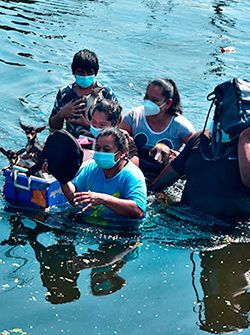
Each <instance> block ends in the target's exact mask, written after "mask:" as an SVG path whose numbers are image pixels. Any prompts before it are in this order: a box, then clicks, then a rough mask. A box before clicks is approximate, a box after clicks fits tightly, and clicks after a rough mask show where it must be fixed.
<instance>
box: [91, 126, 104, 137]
mask: <svg viewBox="0 0 250 335" xmlns="http://www.w3.org/2000/svg"><path fill="white" fill-rule="evenodd" d="M101 131H102V128H96V127H93V126H92V125H90V132H91V134H92V135H93V136H94V137H97V135H99V134H100V132H101Z"/></svg>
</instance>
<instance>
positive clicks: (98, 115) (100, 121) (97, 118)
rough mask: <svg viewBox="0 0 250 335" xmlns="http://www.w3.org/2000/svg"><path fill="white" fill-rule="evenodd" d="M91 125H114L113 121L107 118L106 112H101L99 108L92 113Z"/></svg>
mask: <svg viewBox="0 0 250 335" xmlns="http://www.w3.org/2000/svg"><path fill="white" fill-rule="evenodd" d="M91 125H92V126H93V127H95V128H101V129H102V128H107V127H112V124H111V121H108V120H107V116H106V114H105V113H102V112H99V111H98V110H97V111H95V112H94V114H93V115H92V120H91Z"/></svg>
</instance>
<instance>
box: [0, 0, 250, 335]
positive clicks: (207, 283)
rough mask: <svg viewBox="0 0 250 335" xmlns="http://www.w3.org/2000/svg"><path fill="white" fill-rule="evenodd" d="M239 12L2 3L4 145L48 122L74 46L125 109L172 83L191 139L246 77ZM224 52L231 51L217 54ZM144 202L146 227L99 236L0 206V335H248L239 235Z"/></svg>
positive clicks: (54, 218) (207, 5)
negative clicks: (27, 127)
mask: <svg viewBox="0 0 250 335" xmlns="http://www.w3.org/2000/svg"><path fill="white" fill-rule="evenodd" d="M249 14H250V13H249V3H248V1H246V0H242V1H240V0H238V1H237V0H233V1H229V0H228V1H219V0H218V1H216V0H214V1H171V0H169V1H164V0H163V1H153V0H144V1H143V0H141V1H139V0H136V1H133V2H132V1H129V0H122V1H117V0H114V1H101V0H100V1H78V0H73V1H68V0H64V1H60V2H59V1H47V2H45V1H32V0H30V1H29V0H26V1H0V29H1V30H0V31H1V34H0V41H1V49H0V74H1V81H0V89H1V95H0V99H1V103H0V115H1V123H0V138H1V146H3V147H4V148H5V149H14V148H22V147H23V146H25V144H26V140H25V136H24V133H23V132H22V131H21V130H20V128H19V125H18V121H19V118H20V119H21V120H22V121H23V122H24V123H30V124H33V125H36V126H40V125H43V124H45V123H46V122H47V120H48V116H49V114H50V111H51V108H52V105H53V102H54V98H55V95H56V92H57V90H58V88H59V87H61V86H63V85H65V84H67V83H68V82H70V81H71V80H72V75H71V72H70V64H71V60H72V56H73V55H74V53H75V52H77V51H78V50H80V49H82V48H89V49H91V50H94V51H95V52H96V53H97V55H98V56H99V60H100V72H99V75H98V79H99V80H100V82H102V83H105V84H107V85H108V86H110V87H112V88H113V90H114V92H115V93H116V95H117V97H118V99H119V101H120V103H121V104H122V106H123V110H124V112H126V111H128V110H129V109H130V108H131V107H132V106H136V105H139V104H140V103H141V100H142V98H143V94H144V90H145V87H146V85H147V82H148V81H149V80H150V79H152V78H154V77H158V76H160V77H170V78H172V79H174V80H175V81H176V83H177V86H178V87H179V90H180V93H181V98H182V104H183V107H184V113H185V115H186V116H187V117H188V118H189V119H190V120H191V121H192V122H193V123H194V125H195V127H196V129H197V130H198V129H200V128H201V127H202V126H203V123H204V120H205V117H206V112H207V110H208V107H209V104H208V102H207V101H206V96H207V94H208V93H210V92H211V91H212V90H213V88H214V86H215V85H217V84H218V83H220V82H222V81H224V80H227V79H231V78H232V77H235V76H237V77H242V78H246V79H249V74H248V73H249V66H250V62H249V30H250V29H249V26H250V24H249ZM228 45H232V46H235V47H236V53H234V54H222V53H221V52H220V48H221V47H223V46H228ZM47 135H48V132H46V131H45V132H43V133H42V134H40V137H39V138H40V140H41V141H43V140H44V139H45V138H46V136H47ZM5 165H7V161H6V159H5V157H4V156H2V155H1V156H0V166H1V167H3V166H5ZM3 183H4V180H3V177H1V178H0V185H1V189H2V186H3ZM177 190H178V189H177ZM175 192H176V189H175V190H174V193H175ZM177 193H178V192H177ZM148 203H149V205H148V217H147V221H146V223H145V224H144V225H143V226H141V227H130V229H128V228H127V227H126V228H121V227H117V226H114V227H110V228H109V229H107V228H105V229H104V228H102V227H94V226H90V225H84V224H81V223H79V222H77V221H75V220H73V221H72V219H71V218H70V217H68V216H67V217H66V215H65V214H64V213H61V212H58V211H56V212H53V213H51V214H49V215H47V214H46V215H45V214H42V213H35V214H34V213H20V214H17V213H16V211H15V210H14V211H13V210H12V211H11V210H9V209H8V210H7V208H6V207H5V202H4V200H3V199H2V198H1V199H0V219H1V233H0V240H1V241H2V245H0V269H1V272H0V295H1V299H0V310H1V316H0V334H4V335H7V334H25V333H27V334H32V335H33V334H44V333H45V334H53V335H54V334H56V335H57V334H82V333H86V334H91V335H92V334H108V335H109V334H128V333H130V334H135V335H137V334H153V333H156V334H164V335H165V334H171V335H172V334H174V335H175V334H185V335H189V334H190V335H191V334H204V332H211V333H216V332H218V333H221V332H229V331H232V332H236V331H238V330H240V329H241V330H243V333H244V334H250V330H249V328H248V326H249V306H250V302H249V300H250V298H249V269H250V266H249V264H250V259H249V258H250V238H249V224H238V225H237V226H236V227H233V228H232V227H230V226H227V225H226V224H225V223H223V222H219V221H218V220H215V219H214V218H212V217H207V216H205V215H201V214H200V213H197V212H194V211H191V210H190V209H188V208H183V207H178V206H177V207H175V206H174V207H173V206H168V205H166V204H165V203H164V202H162V201H160V200H157V199H155V198H154V197H153V196H150V197H149V201H148ZM55 287H57V289H55Z"/></svg>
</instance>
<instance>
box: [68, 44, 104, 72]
mask: <svg viewBox="0 0 250 335" xmlns="http://www.w3.org/2000/svg"><path fill="white" fill-rule="evenodd" d="M71 69H72V72H73V74H74V73H75V71H76V69H83V70H85V71H87V72H91V71H94V72H95V75H97V73H98V70H99V62H98V58H97V56H96V54H95V53H94V52H93V51H90V50H88V49H83V50H80V51H78V52H77V53H76V54H75V55H74V57H73V61H72V64H71Z"/></svg>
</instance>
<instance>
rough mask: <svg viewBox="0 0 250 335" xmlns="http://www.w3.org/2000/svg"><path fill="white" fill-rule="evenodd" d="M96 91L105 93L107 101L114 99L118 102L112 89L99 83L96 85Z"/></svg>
mask: <svg viewBox="0 0 250 335" xmlns="http://www.w3.org/2000/svg"><path fill="white" fill-rule="evenodd" d="M94 89H100V90H101V91H102V93H103V96H104V98H105V99H113V100H116V96H115V94H114V92H113V90H112V88H111V87H109V86H106V85H103V84H101V83H99V82H98V81H97V82H96V83H95V86H94Z"/></svg>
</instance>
